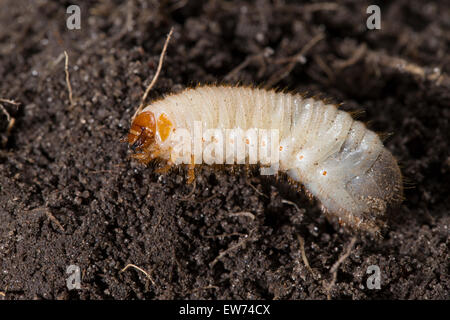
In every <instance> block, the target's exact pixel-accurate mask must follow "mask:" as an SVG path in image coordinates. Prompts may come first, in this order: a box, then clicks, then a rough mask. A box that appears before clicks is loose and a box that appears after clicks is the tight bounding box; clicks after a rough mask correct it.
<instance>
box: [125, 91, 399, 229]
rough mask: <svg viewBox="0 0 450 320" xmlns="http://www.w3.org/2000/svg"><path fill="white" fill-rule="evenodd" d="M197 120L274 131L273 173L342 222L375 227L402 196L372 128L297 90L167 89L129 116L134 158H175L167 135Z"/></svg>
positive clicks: (204, 124) (390, 161) (389, 158)
mask: <svg viewBox="0 0 450 320" xmlns="http://www.w3.org/2000/svg"><path fill="white" fill-rule="evenodd" d="M195 122H197V123H200V124H201V127H202V128H203V129H211V128H241V129H243V130H247V129H249V128H258V129H271V130H278V132H279V150H280V151H279V167H278V168H279V171H281V172H285V173H287V175H288V176H289V177H290V178H291V179H292V180H294V181H296V182H298V183H301V184H303V185H304V186H305V188H306V189H307V190H308V191H309V193H310V194H312V195H313V196H314V197H316V198H317V199H318V200H319V201H320V203H321V205H322V209H323V210H324V212H325V213H326V214H327V216H329V217H331V218H332V217H337V218H338V220H339V222H340V224H341V225H347V226H349V227H351V228H353V229H356V230H363V231H368V232H370V233H379V231H380V228H381V227H383V226H384V224H385V223H384V220H383V218H384V216H385V212H386V209H387V207H388V205H390V204H392V203H396V202H399V201H400V199H401V197H402V176H401V173H400V169H399V167H398V165H397V161H396V160H395V158H394V157H393V156H392V154H391V153H390V152H389V151H388V150H387V149H386V148H385V147H384V146H383V144H382V142H381V140H380V139H379V137H378V135H377V134H375V133H374V132H372V131H370V130H368V129H367V128H366V126H365V125H364V124H363V123H361V122H359V121H355V120H353V118H352V117H351V115H350V114H349V113H347V112H345V111H341V110H338V108H337V107H336V106H335V105H332V104H326V103H324V102H323V101H321V100H315V99H312V98H308V99H305V98H303V97H302V96H301V95H297V94H287V93H279V92H275V91H267V90H263V89H254V88H247V87H229V86H203V87H198V88H195V89H194V88H193V89H186V90H184V91H183V92H181V93H178V94H173V95H169V96H167V97H165V98H164V99H161V100H158V101H155V102H153V103H151V104H150V105H149V106H147V107H146V108H144V109H143V110H142V111H141V112H140V113H139V114H138V115H137V116H136V117H135V118H134V120H133V122H132V126H131V129H130V133H129V134H128V143H129V144H130V145H131V147H132V149H133V150H134V151H136V153H135V154H134V155H133V157H134V158H136V159H138V160H140V161H141V162H144V163H148V162H149V161H151V160H152V159H155V158H159V159H163V160H166V161H167V162H168V163H169V165H170V164H173V161H172V158H171V152H172V151H173V147H174V143H175V142H174V140H173V139H171V136H173V135H174V134H175V132H176V131H177V130H179V129H180V128H184V129H186V130H187V131H188V132H193V131H195V128H194V123H195ZM194 135H195V133H194ZM202 139H203V140H202V141H203V142H204V141H205V140H204V137H202ZM246 140H247V141H246V143H247V144H248V143H249V141H248V139H247V138H246ZM246 158H248V155H246Z"/></svg>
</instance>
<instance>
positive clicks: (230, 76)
mask: <svg viewBox="0 0 450 320" xmlns="http://www.w3.org/2000/svg"><path fill="white" fill-rule="evenodd" d="M272 54H273V49H271V48H265V49H264V50H263V51H262V52H259V53H256V54H254V55H251V56H248V57H247V58H245V60H244V62H242V63H241V64H239V65H238V66H237V67H236V68H234V69H233V70H231V71H230V72H229V73H228V74H227V75H226V76H225V77H224V78H223V79H224V80H225V81H229V80H232V79H233V78H234V77H235V76H236V75H237V74H238V73H239V71H241V70H242V69H244V68H246V67H247V66H248V65H249V64H250V63H252V62H253V61H258V60H260V61H261V65H263V66H264V59H266V58H268V57H269V56H271V55H272ZM261 73H262V72H261Z"/></svg>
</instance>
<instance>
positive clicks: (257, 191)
mask: <svg viewBox="0 0 450 320" xmlns="http://www.w3.org/2000/svg"><path fill="white" fill-rule="evenodd" d="M246 183H247V185H248V186H249V187H251V188H252V189H253V190H255V191H256V193H257V194H259V195H260V196H263V197H266V198H267V199H269V197H268V196H267V195H265V194H264V193H262V192H261V191H259V190H258V188H256V187H255V186H254V185H252V184H251V183H250V182H248V181H246Z"/></svg>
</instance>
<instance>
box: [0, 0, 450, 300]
mask: <svg viewBox="0 0 450 320" xmlns="http://www.w3.org/2000/svg"><path fill="white" fill-rule="evenodd" d="M75 2H76V3H77V4H79V5H80V7H81V13H82V16H81V30H68V29H67V28H66V18H67V17H68V15H67V14H66V8H67V6H68V5H70V4H72V2H70V1H69V2H67V1H59V2H58V1H44V0H42V1H25V0H24V1H19V0H5V1H2V3H1V6H2V8H1V10H0V79H1V80H0V98H2V99H10V100H14V101H15V102H18V103H19V105H18V106H16V105H14V104H11V103H8V102H5V101H0V104H1V105H2V106H3V107H4V109H5V110H6V111H7V112H8V113H9V114H10V117H13V118H14V119H15V122H14V123H13V124H12V127H11V128H9V130H8V121H7V117H6V115H5V114H4V113H3V112H2V113H1V114H0V137H1V141H0V142H1V148H0V204H1V206H0V299H110V298H114V299H173V298H175V299H326V298H327V296H328V297H329V298H332V299H448V298H449V291H450V278H449V261H450V257H449V251H448V246H449V244H450V243H449V227H450V226H449V224H450V216H449V208H450V204H449V201H448V200H449V192H450V184H449V181H450V155H449V141H450V139H449V138H450V137H449V132H450V126H449V119H450V108H449V106H450V90H449V88H450V85H449V78H448V75H449V74H450V56H449V52H450V50H449V44H450V37H449V35H450V3H449V2H448V1H444V0H442V1H435V2H429V3H428V4H425V3H422V2H419V1H408V0H399V1H382V2H379V5H380V7H381V18H382V21H381V30H368V29H367V28H366V19H367V17H368V14H367V13H366V8H367V6H368V5H369V4H371V2H365V1H360V0H354V1H345V2H338V3H331V4H330V3H326V4H324V3H322V4H321V3H314V4H311V3H298V2H294V1H292V2H291V1H275V0H274V1H268V0H258V1H254V2H250V1H236V2H225V1H207V2H204V3H203V2H199V1H171V0H167V1H161V2H160V3H159V4H158V2H157V1H153V2H151V1H150V2H147V1H129V2H127V3H125V2H124V3H122V2H121V1H115V2H113V1H111V2H106V1H105V2H103V1H101V2H97V1H83V2H81V1H75ZM172 26H173V27H174V35H173V37H172V40H171V42H170V44H169V47H168V52H167V57H166V60H165V63H164V66H163V71H162V74H161V76H160V78H159V80H158V82H157V84H156V86H155V88H154V89H153V90H152V91H151V92H150V97H149V98H150V99H155V98H159V97H161V96H162V95H163V94H165V93H168V92H174V91H179V90H181V89H183V88H185V87H187V86H192V85H195V84H197V83H241V84H249V85H257V86H266V85H270V86H273V87H279V88H285V89H286V90H289V91H294V92H309V94H310V95H311V96H314V95H317V96H320V97H323V98H329V99H330V100H331V101H334V102H337V103H343V108H344V109H345V110H349V111H362V110H363V111H364V114H363V115H361V116H359V118H360V120H362V121H365V122H368V125H369V127H370V128H371V129H372V130H375V131H377V132H384V133H392V135H391V136H390V137H389V138H387V140H386V141H385V144H386V146H387V148H388V149H389V150H391V151H392V153H393V154H394V155H395V156H396V157H397V158H398V159H399V162H400V163H401V165H402V172H403V174H404V176H405V194H404V196H405V201H404V202H403V203H402V205H401V206H400V207H398V208H394V209H392V210H391V212H390V214H389V217H390V219H389V228H388V229H387V230H386V231H385V233H384V237H383V239H381V240H376V239H371V238H370V237H369V236H365V235H357V240H356V243H355V245H354V247H353V249H352V250H351V253H350V255H349V256H348V258H347V259H345V260H344V261H343V262H342V264H340V266H339V268H338V271H337V274H336V281H335V284H334V286H332V287H331V288H330V289H329V290H327V288H328V284H329V283H330V282H331V281H332V279H333V275H332V274H331V273H330V269H331V267H332V266H333V264H335V263H336V261H338V259H339V257H340V256H341V255H342V254H343V253H344V252H345V250H346V248H347V246H348V245H349V243H350V242H351V239H352V237H353V234H352V233H351V232H348V231H347V230H344V229H342V228H339V226H335V225H334V224H333V223H330V222H328V221H327V220H326V219H325V218H324V216H323V215H322V214H321V212H320V209H319V208H318V205H317V203H315V202H310V201H309V200H308V198H307V196H306V195H305V194H304V193H298V192H297V191H296V190H295V189H294V188H292V187H291V186H290V185H289V184H288V183H286V182H285V181H283V180H282V179H281V180H277V179H275V178H273V177H261V176H259V175H257V174H253V175H250V176H248V175H247V174H246V173H245V171H240V170H236V171H234V172H232V171H230V170H225V171H224V170H217V169H214V168H209V167H202V168H200V169H199V170H198V172H197V175H196V182H195V184H187V183H186V180H187V172H186V170H185V169H184V168H177V169H175V170H173V171H172V172H170V173H169V174H166V175H160V174H157V173H156V172H155V170H154V168H153V167H144V166H142V165H140V164H137V163H136V162H135V161H132V160H131V159H130V158H129V153H128V150H127V145H126V144H124V143H121V142H120V140H121V138H123V137H124V136H125V135H126V133H127V129H128V127H129V123H130V118H131V116H132V115H133V113H134V111H135V110H136V107H137V106H138V105H139V102H140V98H141V96H142V94H143V92H144V90H145V87H146V85H147V84H148V83H149V81H150V80H151V78H152V77H153V75H154V74H155V71H156V67H157V64H158V59H159V54H160V52H161V50H162V46H163V44H164V41H165V38H166V35H167V33H168V31H169V29H170V28H171V27H172ZM64 50H67V53H68V56H69V65H68V71H69V73H70V82H71V86H72V91H73V101H74V104H73V105H71V103H70V101H69V94H68V88H67V84H66V74H65V72H64ZM299 53H300V54H299ZM242 63H243V64H242ZM241 64H242V65H241ZM238 66H240V67H239V68H237V67H238ZM235 68H237V69H235ZM233 70H234V71H233ZM242 212H249V213H251V215H250V214H248V213H245V214H238V215H234V213H242ZM252 215H253V216H252ZM298 236H301V237H302V238H303V239H304V255H305V257H306V258H307V259H308V261H309V265H310V266H311V268H312V272H311V270H310V269H308V268H307V267H306V266H305V263H304V259H303V258H302V253H301V246H300V240H299V237H298ZM129 263H131V264H134V265H136V266H138V267H140V268H142V269H143V270H145V271H146V272H147V273H148V276H146V275H145V274H144V273H142V272H141V271H139V270H137V269H135V268H133V267H130V268H128V269H127V270H126V271H123V272H121V270H122V269H123V268H124V267H125V266H126V265H127V264H129ZM70 265H76V266H78V267H79V268H80V270H81V289H79V290H69V289H68V287H67V286H66V279H67V277H69V274H67V273H66V270H67V267H68V266H70ZM370 265H377V266H379V268H380V271H381V289H369V288H367V281H368V280H370V279H369V276H370V274H367V268H368V267H369V266H370ZM369 282H370V281H369Z"/></svg>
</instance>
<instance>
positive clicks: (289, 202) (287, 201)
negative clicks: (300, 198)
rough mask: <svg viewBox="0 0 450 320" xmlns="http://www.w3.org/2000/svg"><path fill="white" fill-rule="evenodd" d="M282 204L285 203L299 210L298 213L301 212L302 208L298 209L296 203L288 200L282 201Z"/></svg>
mask: <svg viewBox="0 0 450 320" xmlns="http://www.w3.org/2000/svg"><path fill="white" fill-rule="evenodd" d="M281 203H285V204H290V205H291V206H293V207H295V209H297V211H300V208H299V207H298V205H297V204H296V203H295V202H292V201H289V200H286V199H281Z"/></svg>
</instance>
